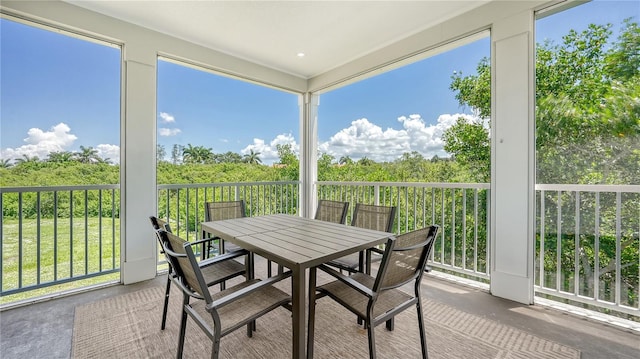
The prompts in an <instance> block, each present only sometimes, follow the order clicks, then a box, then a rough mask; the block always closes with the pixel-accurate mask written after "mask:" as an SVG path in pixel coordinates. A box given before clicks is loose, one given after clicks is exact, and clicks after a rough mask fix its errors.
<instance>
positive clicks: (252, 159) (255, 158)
mask: <svg viewBox="0 0 640 359" xmlns="http://www.w3.org/2000/svg"><path fill="white" fill-rule="evenodd" d="M243 161H244V162H245V163H248V164H251V165H258V164H261V163H262V160H261V159H260V152H255V151H254V150H253V149H250V150H249V153H247V154H246V155H244V158H243Z"/></svg>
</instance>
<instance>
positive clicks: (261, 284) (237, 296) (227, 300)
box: [207, 271, 293, 310]
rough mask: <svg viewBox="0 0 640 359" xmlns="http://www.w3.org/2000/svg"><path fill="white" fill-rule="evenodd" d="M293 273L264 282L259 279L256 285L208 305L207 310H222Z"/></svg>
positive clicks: (270, 278)
mask: <svg viewBox="0 0 640 359" xmlns="http://www.w3.org/2000/svg"><path fill="white" fill-rule="evenodd" d="M292 273H293V272H291V271H286V272H284V273H282V274H279V275H277V276H273V277H269V278H267V279H264V280H259V279H258V282H256V283H254V284H252V285H250V286H247V287H244V288H242V289H240V290H238V291H236V292H233V293H231V294H229V295H227V296H225V297H223V298H220V299H218V300H215V301H213V302H211V303H209V304H208V305H207V310H210V309H211V308H220V307H223V306H225V305H227V304H229V303H231V302H234V301H236V300H238V299H240V298H242V297H246V296H247V295H249V294H251V293H252V292H255V291H256V290H258V289H260V288H262V287H265V286H270V285H272V284H274V283H277V282H279V281H281V280H283V279H286V278H289V277H291V274H292Z"/></svg>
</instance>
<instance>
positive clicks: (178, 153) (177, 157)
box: [171, 144, 184, 165]
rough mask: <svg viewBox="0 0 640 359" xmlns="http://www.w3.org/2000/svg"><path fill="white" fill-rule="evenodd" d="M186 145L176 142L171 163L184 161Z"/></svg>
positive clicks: (175, 163)
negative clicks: (183, 152) (183, 155)
mask: <svg viewBox="0 0 640 359" xmlns="http://www.w3.org/2000/svg"><path fill="white" fill-rule="evenodd" d="M183 150H184V147H183V146H181V145H178V144H174V145H173V148H172V149H171V163H173V164H174V165H177V164H180V163H182V151H183Z"/></svg>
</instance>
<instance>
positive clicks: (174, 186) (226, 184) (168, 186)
mask: <svg viewBox="0 0 640 359" xmlns="http://www.w3.org/2000/svg"><path fill="white" fill-rule="evenodd" d="M283 184H300V181H268V182H267V181H264V182H218V183H179V184H159V185H158V189H182V188H204V187H206V188H211V187H229V186H264V185H283Z"/></svg>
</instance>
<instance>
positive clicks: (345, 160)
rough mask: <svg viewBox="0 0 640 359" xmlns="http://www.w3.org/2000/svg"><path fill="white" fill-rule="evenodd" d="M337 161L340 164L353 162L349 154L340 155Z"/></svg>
mask: <svg viewBox="0 0 640 359" xmlns="http://www.w3.org/2000/svg"><path fill="white" fill-rule="evenodd" d="M338 163H339V164H341V165H350V164H352V163H353V160H352V159H351V157H349V156H342V157H340V160H338Z"/></svg>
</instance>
